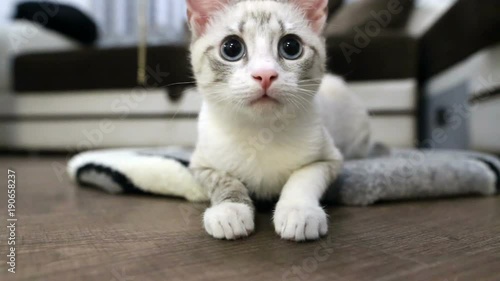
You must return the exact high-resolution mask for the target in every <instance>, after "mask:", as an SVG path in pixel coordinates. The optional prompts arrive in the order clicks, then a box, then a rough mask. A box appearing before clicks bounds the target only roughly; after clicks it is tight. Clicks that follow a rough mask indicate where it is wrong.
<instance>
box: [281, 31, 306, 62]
mask: <svg viewBox="0 0 500 281" xmlns="http://www.w3.org/2000/svg"><path fill="white" fill-rule="evenodd" d="M278 51H279V54H280V56H281V57H283V58H285V59H287V60H296V59H298V58H300V56H301V55H302V52H303V48H302V42H301V41H300V39H299V38H298V37H297V36H295V35H286V36H284V37H283V38H281V40H280V42H279V46H278Z"/></svg>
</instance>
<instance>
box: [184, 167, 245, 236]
mask: <svg viewBox="0 0 500 281" xmlns="http://www.w3.org/2000/svg"><path fill="white" fill-rule="evenodd" d="M192 171H193V174H194V176H195V178H196V179H197V180H198V181H199V182H200V184H201V185H202V186H203V188H205V189H206V192H207V194H208V195H209V196H210V201H211V207H210V208H208V209H207V210H206V211H205V213H204V215H203V225H204V227H205V230H206V231H207V232H208V234H210V235H212V236H213V237H215V238H218V239H228V240H233V239H238V238H242V237H246V236H248V235H250V234H251V233H252V232H253V231H254V206H253V203H252V200H251V199H250V196H249V195H248V191H247V189H246V187H245V186H244V185H243V184H242V183H241V182H240V181H239V180H237V179H235V178H233V177H231V176H230V175H228V174H227V173H225V172H221V171H217V170H213V169H208V168H194V169H192Z"/></svg>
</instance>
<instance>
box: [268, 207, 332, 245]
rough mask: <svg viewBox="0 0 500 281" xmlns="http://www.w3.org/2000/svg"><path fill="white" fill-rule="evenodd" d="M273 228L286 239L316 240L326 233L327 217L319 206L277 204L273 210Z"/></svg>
mask: <svg viewBox="0 0 500 281" xmlns="http://www.w3.org/2000/svg"><path fill="white" fill-rule="evenodd" d="M274 228H275V230H276V233H278V235H280V236H281V238H283V239H286V240H294V241H305V240H316V239H319V238H320V237H321V236H324V235H326V234H327V232H328V219H327V216H326V213H325V211H324V210H323V209H322V208H321V207H320V206H315V205H311V206H310V205H305V206H302V205H281V204H278V205H277V206H276V210H275V211H274Z"/></svg>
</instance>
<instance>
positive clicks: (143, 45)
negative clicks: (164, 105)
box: [137, 0, 149, 86]
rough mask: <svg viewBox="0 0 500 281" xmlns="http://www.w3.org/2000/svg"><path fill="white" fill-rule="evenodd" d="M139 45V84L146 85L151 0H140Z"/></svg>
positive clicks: (138, 16)
mask: <svg viewBox="0 0 500 281" xmlns="http://www.w3.org/2000/svg"><path fill="white" fill-rule="evenodd" d="M138 6H139V9H138V15H137V18H138V21H137V23H138V25H139V43H138V55H137V83H139V85H141V86H145V85H146V64H147V56H148V22H147V20H148V6H149V0H138Z"/></svg>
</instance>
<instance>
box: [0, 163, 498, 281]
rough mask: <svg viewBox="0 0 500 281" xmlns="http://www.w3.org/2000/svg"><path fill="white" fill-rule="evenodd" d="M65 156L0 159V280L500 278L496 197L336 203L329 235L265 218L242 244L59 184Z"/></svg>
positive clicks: (155, 208)
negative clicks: (10, 227)
mask: <svg viewBox="0 0 500 281" xmlns="http://www.w3.org/2000/svg"><path fill="white" fill-rule="evenodd" d="M64 165H65V159H64V158H38V159H37V158H16V157H3V158H1V157H0V169H1V171H0V173H1V176H0V180H1V182H2V184H1V185H2V187H4V186H6V170H7V168H8V167H12V168H14V169H15V170H16V174H17V200H18V203H17V212H18V219H19V220H18V222H17V227H18V228H17V242H18V248H17V267H16V271H17V273H16V274H15V275H14V274H10V273H8V272H6V263H5V258H6V253H5V249H6V248H7V247H6V245H5V243H6V242H5V238H6V235H7V231H6V228H5V224H6V219H7V216H6V212H7V210H6V209H7V208H6V204H4V202H6V201H7V194H6V192H5V190H6V189H5V188H2V194H1V195H0V200H1V202H2V203H1V204H0V206H1V208H2V210H1V211H0V214H1V216H0V218H1V226H2V227H1V229H2V230H1V239H0V242H1V243H2V244H3V245H1V247H0V248H1V249H2V251H1V256H0V261H1V264H0V280H51V281H54V280H63V281H75V280H97V281H101V280H104V281H132V280H134V281H143V280H179V281H180V280H183V281H184V280H186V281H189V280H219V281H220V280H258V281H267V280H290V281H292V280H293V281H296V280H329V281H334V280H342V281H355V280H366V281H382V280H384V281H399V280H405V281H410V280H422V281H430V280H436V281H469V280H474V281H478V280H492V281H497V280H500V197H495V198H465V199H453V200H439V201H419V202H405V203H398V204H395V203H392V204H380V205H376V206H373V207H368V208H347V207H331V208H329V209H328V212H329V214H330V235H329V236H328V237H327V238H325V239H323V240H321V241H318V242H310V243H300V244H296V243H293V242H286V241H282V240H280V239H278V237H277V236H276V235H275V234H274V231H273V228H272V225H271V222H270V221H271V215H270V213H269V212H267V213H266V212H264V213H259V214H258V215H257V233H256V234H254V235H253V236H251V237H250V238H248V239H245V240H241V241H231V242H228V241H218V240H214V239H212V238H210V237H209V236H208V235H206V234H205V232H204V231H203V229H202V227H201V223H200V222H201V214H202V211H203V209H204V207H205V206H203V205H194V204H190V203H187V202H184V201H182V200H177V199H172V198H162V197H152V196H112V195H107V194H105V193H102V192H100V191H96V190H91V189H85V188H78V187H76V186H74V185H73V184H72V183H70V182H69V181H68V179H67V177H66V176H61V175H62V173H63V167H64Z"/></svg>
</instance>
